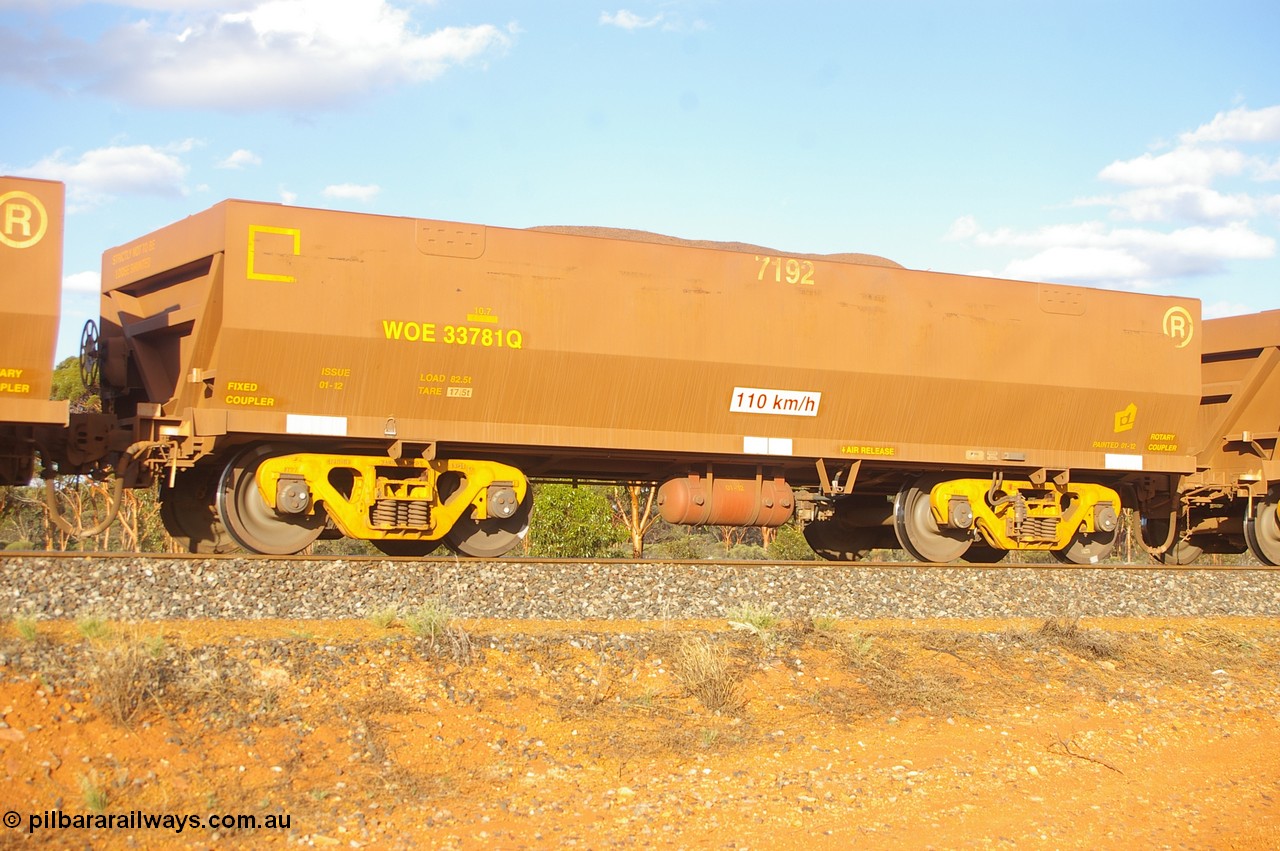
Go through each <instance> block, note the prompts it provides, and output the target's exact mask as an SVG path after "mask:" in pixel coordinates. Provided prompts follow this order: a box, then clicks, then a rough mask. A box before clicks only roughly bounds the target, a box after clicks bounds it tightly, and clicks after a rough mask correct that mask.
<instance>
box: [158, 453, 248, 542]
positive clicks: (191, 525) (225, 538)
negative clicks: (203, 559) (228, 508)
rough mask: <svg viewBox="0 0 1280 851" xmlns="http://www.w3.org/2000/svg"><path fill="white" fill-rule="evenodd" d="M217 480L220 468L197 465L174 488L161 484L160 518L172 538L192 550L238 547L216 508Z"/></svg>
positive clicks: (178, 479) (180, 476) (179, 478)
mask: <svg viewBox="0 0 1280 851" xmlns="http://www.w3.org/2000/svg"><path fill="white" fill-rule="evenodd" d="M217 483H218V470H217V468H215V467H210V466H197V467H193V468H191V469H190V470H187V471H185V472H181V473H179V474H178V477H177V479H176V480H175V481H174V485H173V487H169V486H168V485H167V484H165V483H163V482H162V483H161V485H160V520H161V522H163V523H164V528H165V531H167V532H168V533H169V537H171V538H173V539H174V540H175V541H177V542H178V543H179V544H180V545H181V546H182V548H183V549H185V550H187V551H188V552H193V553H226V552H230V551H231V550H234V549H235V548H236V542H235V541H234V540H232V539H231V536H230V535H229V534H227V529H226V527H225V526H223V525H222V522H221V521H220V520H219V519H218V515H217V510H216V509H215V507H214V503H215V502H216V499H215V496H214V489H215V488H216V486H217Z"/></svg>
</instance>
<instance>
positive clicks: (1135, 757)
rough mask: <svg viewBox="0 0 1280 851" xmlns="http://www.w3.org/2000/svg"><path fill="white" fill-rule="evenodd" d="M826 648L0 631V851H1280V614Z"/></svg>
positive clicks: (879, 626)
mask: <svg viewBox="0 0 1280 851" xmlns="http://www.w3.org/2000/svg"><path fill="white" fill-rule="evenodd" d="M820 626H821V628H819V629H813V628H811V627H810V628H806V629H804V630H800V629H795V628H774V629H773V630H772V631H770V632H769V633H768V634H766V635H760V634H756V633H753V632H752V631H750V630H745V629H733V628H731V626H730V625H729V624H727V623H725V622H696V623H694V622H669V623H658V624H655V623H618V622H590V623H563V622H556V623H530V622H511V621H479V622H466V623H462V624H459V625H458V627H460V629H457V630H455V631H454V632H453V633H452V634H451V635H449V636H444V637H441V638H438V639H437V640H436V642H435V643H434V645H433V644H432V642H430V641H428V640H426V639H422V638H420V637H417V636H414V635H413V634H411V633H410V631H409V630H408V628H407V627H406V626H405V625H404V624H403V623H400V622H396V623H393V624H391V625H389V626H386V627H382V626H378V625H375V624H373V623H370V622H363V621H343V622H284V621H253V622H164V623H154V624H142V625H137V626H135V627H122V626H119V625H113V627H112V635H111V636H108V637H98V638H93V639H89V638H85V637H83V636H82V635H81V634H80V632H79V631H78V630H77V626H76V625H75V624H70V623H49V622H43V623H41V624H39V626H38V635H37V637H36V638H35V639H31V638H30V637H29V636H28V637H27V638H19V637H18V635H17V633H16V631H15V628H14V626H7V627H5V628H4V633H3V642H4V643H3V645H2V646H0V650H3V651H4V653H5V658H6V661H5V665H4V667H3V668H0V671H2V672H3V674H4V677H3V679H2V680H0V719H2V720H3V722H4V726H3V727H0V766H2V771H0V805H2V806H0V809H3V810H5V811H7V812H6V816H5V818H6V820H8V819H9V818H10V815H9V814H8V813H10V812H11V813H13V814H16V818H17V821H18V824H19V826H18V827H17V828H15V829H10V828H9V827H7V826H6V827H4V828H3V829H2V830H3V832H0V846H3V845H12V846H13V847H77V848H81V847H93V848H143V849H146V848H165V847H173V846H182V847H195V848H204V847H208V848H250V847H254V848H257V847H264V846H265V847H281V848H283V847H287V846H303V847H367V848H559V847H578V848H592V849H596V848H615V847H616V848H731V849H765V848H790V847H809V848H848V847H855V846H856V847H860V848H945V849H952V848H1002V847H1010V848H1021V847H1032V848H1135V847H1138V848H1215V849H1273V848H1277V847H1280V809H1278V806H1280V805H1278V800H1280V757H1277V754H1280V728H1278V727H1277V723H1276V722H1277V718H1278V716H1280V621H1277V620H1265V619H1249V620H1243V619H1241V620H1225V619H1224V620H1213V621H1202V620H1199V621H1154V620H1141V621H1108V622H1087V623H1085V624H1081V625H1074V624H1064V623H1057V624H1051V625H1050V628H1049V629H1046V630H1042V629H1041V626H1042V625H1041V624H1040V623H1038V622H1037V623H1030V622H1026V623H1023V622H1009V621H1000V622H973V621H962V622H950V621H933V622H923V621H917V622H909V623H908V622H875V623H856V624H855V623H841V624H822V625H820ZM462 630H465V632H463V631H462ZM161 638H162V640H161ZM129 646H132V647H135V648H136V647H144V648H146V654H147V655H146V659H150V660H152V663H154V665H158V666H161V667H162V668H163V671H164V673H163V675H160V674H157V671H160V670H161V668H160V667H153V668H147V667H146V664H144V665H143V667H142V669H141V671H142V672H141V673H137V672H135V674H136V677H140V678H143V679H144V680H145V678H146V677H152V678H153V679H151V680H145V681H146V682H150V685H149V686H148V687H147V689H145V690H143V691H142V692H141V696H140V697H139V698H138V699H137V701H136V702H135V703H134V704H133V710H132V712H131V713H130V714H131V717H130V718H129V719H128V721H127V722H126V723H124V724H121V723H117V722H114V721H112V720H110V718H109V714H110V712H109V706H108V702H107V701H108V698H109V697H111V696H112V695H113V694H114V695H116V696H117V697H119V696H120V692H121V691H122V690H127V685H128V681H127V680H126V683H125V685H121V683H120V681H119V680H118V679H115V680H112V679H109V678H107V669H108V666H107V662H106V661H105V660H107V659H108V657H109V656H110V654H111V653H112V652H113V650H112V649H113V648H123V647H129ZM691 649H702V650H704V651H708V652H709V654H710V657H709V658H711V659H712V660H713V661H718V662H719V663H722V664H723V665H724V666H725V667H724V670H723V671H721V672H720V677H721V678H720V679H719V680H716V681H713V682H703V683H702V684H701V686H699V684H698V683H697V682H695V681H694V680H693V679H692V673H691V672H690V669H689V668H688V665H687V662H685V661H682V660H684V659H685V658H686V656H687V654H688V651H690V650H691ZM59 660H62V661H59ZM717 685H718V686H719V687H720V690H721V694H722V695H724V696H725V697H726V698H727V706H726V707H725V708H722V709H719V710H715V709H711V708H708V706H707V705H706V703H704V702H703V701H702V700H700V699H699V698H698V697H697V696H695V695H694V694H693V692H695V691H698V692H700V693H702V694H703V696H704V697H710V696H712V693H713V689H712V687H713V686H717ZM95 795H96V796H97V797H96V798H95ZM56 811H60V812H61V813H62V815H63V818H64V819H74V818H77V817H79V818H80V819H83V818H85V817H86V816H90V817H93V816H99V817H100V816H111V817H113V818H116V819H120V818H124V819H128V818H131V817H134V818H136V816H131V814H135V813H147V814H153V815H161V816H162V815H166V814H168V815H175V816H176V815H198V816H200V817H201V819H207V817H208V816H209V815H222V814H244V815H252V816H254V817H255V818H257V819H258V820H259V822H263V821H265V819H266V818H267V817H268V816H274V817H282V816H286V815H287V816H288V819H289V826H288V828H287V829H285V828H267V827H264V826H259V827H258V828H256V829H252V828H247V827H241V828H233V829H230V830H227V829H211V828H210V827H209V826H208V825H207V823H203V824H202V825H201V826H200V827H193V826H191V825H190V824H188V825H187V826H186V827H184V829H183V830H182V832H181V833H178V832H177V831H176V829H174V828H168V829H166V828H163V827H162V828H156V829H144V828H138V827H129V826H125V827H114V828H106V827H90V828H75V827H68V828H65V829H58V828H56V827H51V828H43V827H42V828H40V829H37V830H35V831H31V830H30V829H29V828H30V825H31V818H32V816H39V817H41V818H42V819H45V818H47V819H48V820H49V821H51V822H53V823H55V824H56V822H57V819H58V815H57V812H56ZM7 824H8V822H7V821H6V825H7Z"/></svg>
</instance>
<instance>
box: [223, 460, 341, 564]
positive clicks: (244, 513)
mask: <svg viewBox="0 0 1280 851" xmlns="http://www.w3.org/2000/svg"><path fill="white" fill-rule="evenodd" d="M279 454H281V451H280V450H278V449H273V448H272V447H270V446H257V447H253V448H251V449H248V450H246V451H244V452H242V453H240V454H239V455H237V456H235V457H234V458H232V459H231V460H230V461H229V462H227V466H226V467H225V468H223V470H222V476H221V477H220V478H219V479H218V487H217V494H216V495H217V510H218V517H219V519H221V521H222V524H223V525H224V526H226V528H227V532H228V533H230V535H231V537H232V538H233V539H234V540H235V542H236V543H237V544H239V545H240V546H242V547H244V548H245V549H246V550H249V551H250V552H255V553H264V554H266V555H291V554H292V553H296V552H301V551H302V550H304V549H306V548H307V547H308V546H310V545H311V543H312V542H314V541H315V540H316V538H319V537H320V533H321V532H323V531H324V523H325V518H324V515H323V514H322V513H321V512H317V513H315V514H312V515H306V514H299V515H290V516H286V515H283V514H279V513H277V512H276V510H275V509H274V508H272V507H271V506H269V505H267V504H266V502H264V501H263V499H262V495H261V494H260V493H258V483H257V476H256V474H257V471H258V466H259V465H260V464H261V463H262V461H263V460H264V459H266V458H269V457H270V456H272V455H279Z"/></svg>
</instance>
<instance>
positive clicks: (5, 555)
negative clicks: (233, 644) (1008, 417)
mask: <svg viewBox="0 0 1280 851" xmlns="http://www.w3.org/2000/svg"><path fill="white" fill-rule="evenodd" d="M17 559H54V560H74V559H115V560H137V559H150V560H155V561H261V562H271V561H283V562H294V561H298V562H324V563H333V562H357V563H381V562H421V563H424V564H433V563H435V564H467V563H472V564H476V565H485V566H495V565H496V566H501V565H511V566H513V567H514V566H518V565H557V564H559V565H566V564H599V565H626V564H630V565H637V566H643V567H655V568H659V567H680V566H686V567H689V566H697V567H735V568H755V569H766V568H771V567H811V568H814V569H815V570H863V569H868V570H966V571H967V570H973V571H991V570H1037V571H1060V570H1061V571H1081V570H1093V571H1104V572H1117V571H1156V572H1163V571H1168V572H1178V573H1196V572H1267V573H1269V572H1274V571H1280V567H1273V566H1271V565H1265V564H1155V563H1143V564H1124V563H1099V564H1063V563H1060V562H1052V563H1034V564H1013V563H1009V564H1006V563H1000V564H971V563H969V562H948V563H946V564H932V563H927V562H918V561H856V562H841V561H784V560H769V559H746V560H743V559H634V558H498V559H473V558H461V557H457V556H418V557H400V556H387V555H302V554H298V555H257V554H254V553H207V554H206V553H132V552H116V551H112V552H100V551H78V550H13V551H8V552H0V561H9V560H17Z"/></svg>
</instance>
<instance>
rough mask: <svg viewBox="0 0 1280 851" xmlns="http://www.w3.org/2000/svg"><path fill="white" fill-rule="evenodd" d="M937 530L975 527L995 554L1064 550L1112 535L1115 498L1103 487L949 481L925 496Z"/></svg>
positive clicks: (1116, 509)
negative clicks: (993, 549)
mask: <svg viewBox="0 0 1280 851" xmlns="http://www.w3.org/2000/svg"><path fill="white" fill-rule="evenodd" d="M929 504H930V508H931V510H932V511H933V517H934V520H935V521H936V522H937V524H938V527H939V528H940V529H955V530H960V529H976V530H977V532H978V533H979V535H980V536H981V537H982V539H983V540H985V541H986V542H987V544H989V545H990V546H992V547H995V548H996V549H1000V550H1041V551H1064V550H1067V549H1068V548H1069V547H1070V546H1071V545H1072V544H1073V542H1077V541H1079V540H1081V539H1083V538H1089V537H1090V536H1108V535H1111V534H1113V533H1114V532H1115V530H1116V527H1117V524H1118V516H1119V511H1120V496H1119V494H1117V493H1116V492H1115V491H1114V490H1112V489H1111V488H1108V487H1104V486H1103V485H1095V484H1086V483H1074V482H1073V483H1070V484H1062V485H1060V484H1056V483H1055V482H1053V481H1052V480H1049V481H1046V482H1044V483H1043V484H1035V483H1033V482H1030V481H999V480H997V481H996V482H994V483H993V482H992V481H991V480H990V479H951V480H948V481H944V482H940V483H938V484H937V485H935V486H934V487H933V489H932V491H931V492H930V494H929Z"/></svg>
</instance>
